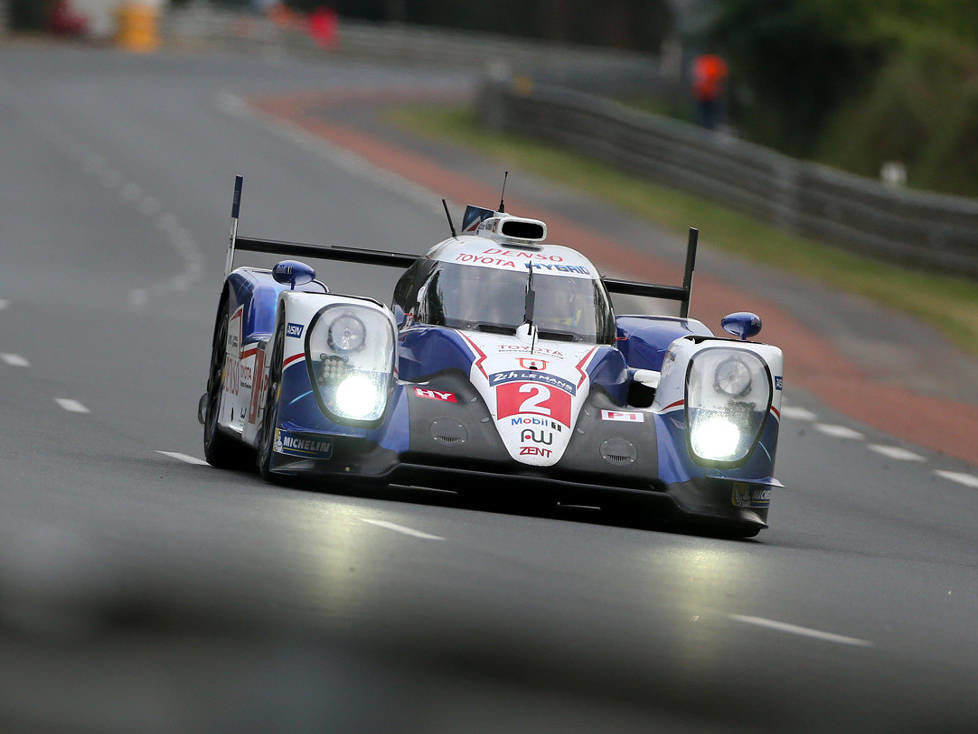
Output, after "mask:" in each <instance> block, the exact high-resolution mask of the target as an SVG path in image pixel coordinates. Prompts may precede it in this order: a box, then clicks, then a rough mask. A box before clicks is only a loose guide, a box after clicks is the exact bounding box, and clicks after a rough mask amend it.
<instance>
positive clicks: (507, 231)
mask: <svg viewBox="0 0 978 734" xmlns="http://www.w3.org/2000/svg"><path fill="white" fill-rule="evenodd" d="M502 234H503V236H504V237H512V238H514V239H518V240H542V239H543V238H544V237H546V234H547V233H546V229H545V228H544V226H543V222H536V221H533V220H532V219H516V218H513V219H504V220H503V226H502Z"/></svg>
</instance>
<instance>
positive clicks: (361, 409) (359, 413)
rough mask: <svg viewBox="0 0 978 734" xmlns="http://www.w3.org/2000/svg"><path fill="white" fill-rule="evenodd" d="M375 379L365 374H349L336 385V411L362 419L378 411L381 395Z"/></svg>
mask: <svg viewBox="0 0 978 734" xmlns="http://www.w3.org/2000/svg"><path fill="white" fill-rule="evenodd" d="M377 382H378V381H377V380H376V379H371V378H370V377H367V376H366V375H350V376H349V377H346V378H344V379H343V381H342V382H340V383H339V384H338V385H337V386H336V395H335V404H336V411H337V412H338V413H340V414H342V415H344V416H346V417H347V418H353V419H355V420H363V419H364V418H367V417H369V416H372V415H375V414H376V413H378V410H377V407H378V403H379V402H380V398H381V397H382V394H381V391H380V390H379V389H378V384H377Z"/></svg>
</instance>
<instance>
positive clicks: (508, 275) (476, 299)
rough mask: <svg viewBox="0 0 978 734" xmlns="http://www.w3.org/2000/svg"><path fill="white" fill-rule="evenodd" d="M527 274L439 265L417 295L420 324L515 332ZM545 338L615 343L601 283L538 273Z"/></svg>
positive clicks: (538, 314)
mask: <svg viewBox="0 0 978 734" xmlns="http://www.w3.org/2000/svg"><path fill="white" fill-rule="evenodd" d="M526 286H527V271H526V270H524V271H522V272H520V271H508V270H498V269H495V268H481V267H477V266H474V265H456V264H454V263H439V264H438V266H437V268H436V269H435V270H434V272H433V273H432V274H431V276H430V277H429V278H428V280H427V281H426V282H425V283H424V285H422V286H421V289H420V290H419V291H418V320H420V321H423V322H425V323H428V324H438V325H443V326H451V327H453V328H456V329H477V330H481V331H490V332H497V333H502V334H513V333H515V331H516V327H518V326H520V325H521V324H522V323H523V318H524V313H525V305H526ZM533 290H534V291H535V292H536V303H535V307H534V315H533V321H534V324H535V325H536V327H537V329H538V330H539V331H538V338H540V339H556V340H562V341H577V342H590V343H604V344H607V343H611V342H612V341H614V338H615V319H614V314H613V313H612V311H611V303H610V302H609V300H608V296H607V294H606V293H605V290H604V288H603V287H602V285H601V283H600V281H595V280H592V279H591V278H574V277H568V276H564V275H544V274H543V273H541V272H540V271H539V270H537V269H534V271H533Z"/></svg>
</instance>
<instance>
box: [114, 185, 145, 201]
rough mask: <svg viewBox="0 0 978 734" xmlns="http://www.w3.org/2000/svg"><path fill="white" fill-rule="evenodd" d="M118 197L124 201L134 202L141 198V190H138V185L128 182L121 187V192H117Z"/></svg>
mask: <svg viewBox="0 0 978 734" xmlns="http://www.w3.org/2000/svg"><path fill="white" fill-rule="evenodd" d="M119 195H120V196H122V198H123V199H125V200H126V201H136V200H138V199H140V198H142V195H143V190H142V189H141V188H139V184H135V183H133V182H132V181H129V182H128V183H126V185H125V186H123V187H122V191H120V192H119Z"/></svg>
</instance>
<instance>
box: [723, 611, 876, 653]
mask: <svg viewBox="0 0 978 734" xmlns="http://www.w3.org/2000/svg"><path fill="white" fill-rule="evenodd" d="M728 616H729V617H730V619H732V620H733V621H735V622H742V623H744V624H752V625H754V626H755V627H766V628H767V629H772V630H777V631H778V632H787V633H788V634H791V635H800V636H802V637H811V638H813V639H816V640H822V641H823V642H834V643H836V644H838V645H852V646H855V647H872V646H873V643H872V642H870V641H869V640H861V639H859V638H858V637H846V636H845V635H837V634H835V633H834V632H823V631H822V630H817V629H812V628H811V627H799V626H798V625H796V624H788V623H787V622H778V621H777V620H775V619H765V618H764V617H749V616H745V615H743V614H730V615H728Z"/></svg>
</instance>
